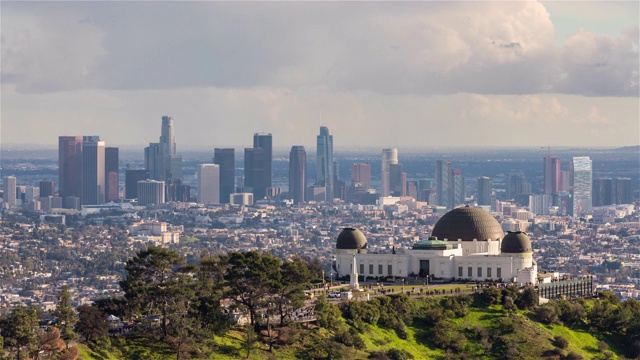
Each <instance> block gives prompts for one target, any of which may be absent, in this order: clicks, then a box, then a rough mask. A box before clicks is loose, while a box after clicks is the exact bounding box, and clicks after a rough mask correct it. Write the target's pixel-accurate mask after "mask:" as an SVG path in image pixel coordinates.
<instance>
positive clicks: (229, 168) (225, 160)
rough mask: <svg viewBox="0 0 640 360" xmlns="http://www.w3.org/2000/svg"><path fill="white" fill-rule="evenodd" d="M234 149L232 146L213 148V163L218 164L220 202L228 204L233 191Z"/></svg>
mask: <svg viewBox="0 0 640 360" xmlns="http://www.w3.org/2000/svg"><path fill="white" fill-rule="evenodd" d="M235 161H236V160H235V150H234V149H233V148H226V149H220V148H216V149H214V150H213V163H214V164H216V165H219V166H220V203H221V204H229V203H230V202H231V198H230V196H231V194H233V193H234V192H235V182H234V180H235V179H234V178H235V171H236V168H235V166H236V163H235Z"/></svg>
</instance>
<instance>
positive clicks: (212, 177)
mask: <svg viewBox="0 0 640 360" xmlns="http://www.w3.org/2000/svg"><path fill="white" fill-rule="evenodd" d="M198 202H200V203H203V204H205V205H209V204H219V203H220V166H219V165H216V164H200V165H198Z"/></svg>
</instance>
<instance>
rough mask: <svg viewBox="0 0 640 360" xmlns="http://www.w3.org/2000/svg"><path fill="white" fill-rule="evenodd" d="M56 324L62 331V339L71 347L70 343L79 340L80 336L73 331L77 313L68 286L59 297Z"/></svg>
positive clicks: (63, 288) (64, 287)
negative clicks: (72, 304)
mask: <svg viewBox="0 0 640 360" xmlns="http://www.w3.org/2000/svg"><path fill="white" fill-rule="evenodd" d="M55 316H56V324H57V326H58V328H59V329H60V334H61V335H62V339H63V340H64V341H65V342H66V343H67V347H68V346H69V342H71V341H73V340H75V339H77V338H78V335H77V334H76V333H75V332H74V331H73V326H74V325H75V324H76V322H77V318H76V312H75V310H73V307H72V306H71V294H70V293H69V288H68V287H67V285H65V286H63V287H62V290H61V291H60V295H58V304H57V306H56V312H55Z"/></svg>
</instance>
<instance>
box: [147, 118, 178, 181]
mask: <svg viewBox="0 0 640 360" xmlns="http://www.w3.org/2000/svg"><path fill="white" fill-rule="evenodd" d="M144 163H145V169H146V170H147V171H149V175H150V176H151V178H152V179H155V180H163V181H166V180H169V179H182V156H181V155H178V154H177V153H176V138H175V135H174V130H173V118H172V117H171V116H163V117H162V127H161V129H160V141H159V142H157V143H150V144H149V146H148V147H146V148H145V149H144Z"/></svg>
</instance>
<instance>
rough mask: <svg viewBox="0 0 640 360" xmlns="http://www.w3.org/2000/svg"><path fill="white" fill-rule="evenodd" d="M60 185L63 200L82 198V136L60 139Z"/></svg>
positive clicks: (62, 137) (61, 137)
mask: <svg viewBox="0 0 640 360" xmlns="http://www.w3.org/2000/svg"><path fill="white" fill-rule="evenodd" d="M58 184H59V185H58V186H59V191H58V192H59V194H60V197H61V198H63V199H66V198H67V197H71V196H73V197H77V198H80V196H82V136H60V137H59V138H58Z"/></svg>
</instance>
